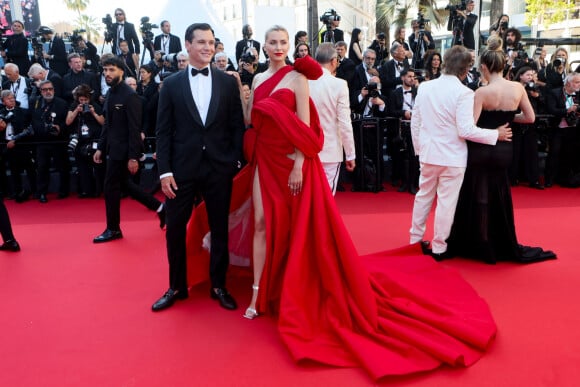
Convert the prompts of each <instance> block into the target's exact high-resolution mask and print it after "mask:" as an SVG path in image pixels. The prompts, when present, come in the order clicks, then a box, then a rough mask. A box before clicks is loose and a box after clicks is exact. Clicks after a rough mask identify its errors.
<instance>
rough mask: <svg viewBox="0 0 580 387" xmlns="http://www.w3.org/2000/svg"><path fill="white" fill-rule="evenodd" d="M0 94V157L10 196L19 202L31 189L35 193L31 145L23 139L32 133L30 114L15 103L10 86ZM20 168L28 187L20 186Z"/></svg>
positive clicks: (23, 199)
mask: <svg viewBox="0 0 580 387" xmlns="http://www.w3.org/2000/svg"><path fill="white" fill-rule="evenodd" d="M0 98H1V99H2V104H3V106H2V107H1V108H0V132H1V133H2V139H3V140H4V141H5V142H6V149H5V150H4V155H3V157H2V158H0V160H2V159H3V160H2V161H4V160H5V161H6V162H7V164H8V167H9V168H10V179H11V182H12V190H13V192H14V198H15V199H16V202H18V203H22V202H24V201H26V200H28V199H29V197H30V194H31V193H33V194H35V193H36V170H35V167H34V161H33V159H32V153H31V148H30V147H29V146H27V145H26V139H28V138H30V137H32V128H31V127H30V114H29V112H28V110H25V109H22V108H21V107H20V106H18V104H17V102H16V98H14V93H12V92H11V91H10V90H3V91H2V93H1V94H0ZM4 141H3V142H4ZM23 171H26V175H27V176H28V185H29V187H30V191H28V190H24V189H23V186H22V177H21V175H22V172H23ZM31 191H32V192H31Z"/></svg>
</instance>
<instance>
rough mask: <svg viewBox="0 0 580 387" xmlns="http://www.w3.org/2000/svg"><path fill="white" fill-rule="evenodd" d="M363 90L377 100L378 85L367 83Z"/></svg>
mask: <svg viewBox="0 0 580 387" xmlns="http://www.w3.org/2000/svg"><path fill="white" fill-rule="evenodd" d="M365 88H366V89H367V91H368V92H369V96H370V97H371V98H377V97H378V96H379V90H378V84H377V83H376V82H369V83H367V85H366V86H365Z"/></svg>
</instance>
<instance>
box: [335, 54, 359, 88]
mask: <svg viewBox="0 0 580 387" xmlns="http://www.w3.org/2000/svg"><path fill="white" fill-rule="evenodd" d="M355 67H356V65H355V64H354V62H353V61H352V60H351V59H349V58H342V60H341V61H340V62H339V65H338V67H337V68H336V77H337V78H340V79H344V80H345V81H346V83H347V84H348V87H349V89H350V88H352V81H353V79H354V69H355Z"/></svg>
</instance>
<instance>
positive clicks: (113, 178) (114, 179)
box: [104, 160, 161, 231]
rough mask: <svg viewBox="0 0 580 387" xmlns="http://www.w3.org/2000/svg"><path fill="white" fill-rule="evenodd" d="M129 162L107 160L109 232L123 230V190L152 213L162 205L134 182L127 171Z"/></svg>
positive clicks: (106, 181)
mask: <svg viewBox="0 0 580 387" xmlns="http://www.w3.org/2000/svg"><path fill="white" fill-rule="evenodd" d="M127 162H128V161H127V160H107V169H106V172H105V186H104V191H105V209H106V214H107V228H108V229H109V230H114V231H120V230H121V192H122V191H123V190H126V192H127V193H128V194H129V196H130V197H132V198H133V199H135V200H137V201H138V202H139V203H141V204H143V205H144V206H145V207H147V208H148V209H150V210H152V211H157V209H158V208H159V206H160V205H161V202H160V201H159V200H157V199H156V198H155V197H154V196H153V195H151V194H149V193H146V192H145V191H143V190H142V189H141V187H140V186H138V185H137V184H135V183H134V182H133V180H132V179H131V178H130V174H129V170H128V169H127Z"/></svg>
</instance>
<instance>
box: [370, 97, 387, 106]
mask: <svg viewBox="0 0 580 387" xmlns="http://www.w3.org/2000/svg"><path fill="white" fill-rule="evenodd" d="M370 101H371V103H372V104H373V105H376V106H383V105H384V104H385V101H383V100H382V98H379V97H375V98H371V99H370Z"/></svg>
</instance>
